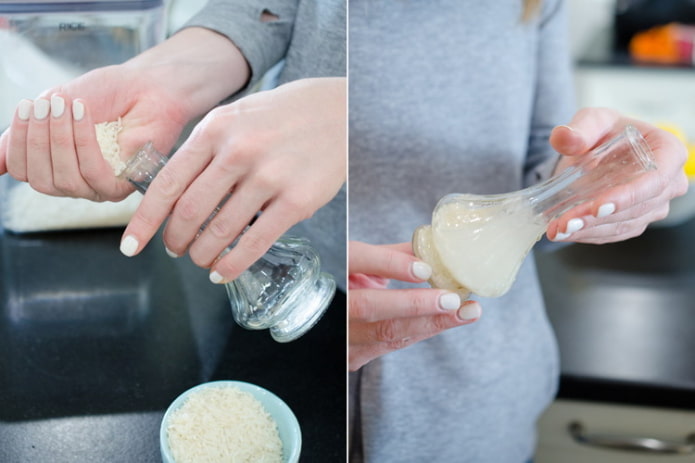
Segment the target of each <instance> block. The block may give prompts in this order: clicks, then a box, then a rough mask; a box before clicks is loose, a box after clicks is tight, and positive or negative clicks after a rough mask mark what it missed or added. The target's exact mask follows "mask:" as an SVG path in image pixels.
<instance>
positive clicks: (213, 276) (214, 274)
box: [210, 272, 224, 285]
mask: <svg viewBox="0 0 695 463" xmlns="http://www.w3.org/2000/svg"><path fill="white" fill-rule="evenodd" d="M210 281H212V282H213V283H215V284H216V285H217V284H220V283H222V282H223V281H224V278H223V277H222V275H220V274H219V273H217V272H212V273H211V274H210Z"/></svg>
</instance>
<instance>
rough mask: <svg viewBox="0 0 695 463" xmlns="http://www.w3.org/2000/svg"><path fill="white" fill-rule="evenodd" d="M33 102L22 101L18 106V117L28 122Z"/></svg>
mask: <svg viewBox="0 0 695 463" xmlns="http://www.w3.org/2000/svg"><path fill="white" fill-rule="evenodd" d="M31 105H32V102H31V100H22V101H20V102H19V105H17V117H19V118H20V119H21V120H23V121H28V120H29V116H31Z"/></svg>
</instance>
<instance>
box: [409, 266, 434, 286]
mask: <svg viewBox="0 0 695 463" xmlns="http://www.w3.org/2000/svg"><path fill="white" fill-rule="evenodd" d="M410 271H411V272H412V273H413V276H414V277H415V278H417V279H419V280H423V281H424V280H428V279H429V278H430V277H431V276H432V267H430V266H429V264H426V263H425V262H413V264H412V265H411V266H410Z"/></svg>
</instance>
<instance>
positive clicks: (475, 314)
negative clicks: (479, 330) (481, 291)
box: [456, 302, 482, 320]
mask: <svg viewBox="0 0 695 463" xmlns="http://www.w3.org/2000/svg"><path fill="white" fill-rule="evenodd" d="M481 313H482V310H481V309H480V305H478V303H477V302H469V303H467V304H466V305H464V306H463V307H461V308H460V309H459V311H458V312H456V316H458V318H460V319H461V320H475V319H477V318H480V314H481Z"/></svg>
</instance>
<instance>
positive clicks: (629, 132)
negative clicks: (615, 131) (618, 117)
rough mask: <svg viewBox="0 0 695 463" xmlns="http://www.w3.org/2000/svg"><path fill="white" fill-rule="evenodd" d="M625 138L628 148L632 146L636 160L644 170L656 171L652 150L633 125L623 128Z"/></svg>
mask: <svg viewBox="0 0 695 463" xmlns="http://www.w3.org/2000/svg"><path fill="white" fill-rule="evenodd" d="M625 136H626V137H627V140H628V142H630V146H632V148H633V150H634V152H635V156H636V157H637V160H638V161H639V162H640V164H642V167H643V168H644V170H656V162H655V161H654V154H653V153H652V149H651V148H650V147H649V145H648V144H647V140H645V139H644V137H643V136H642V134H641V133H640V131H639V130H637V128H636V127H635V126H633V125H628V126H626V127H625Z"/></svg>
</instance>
